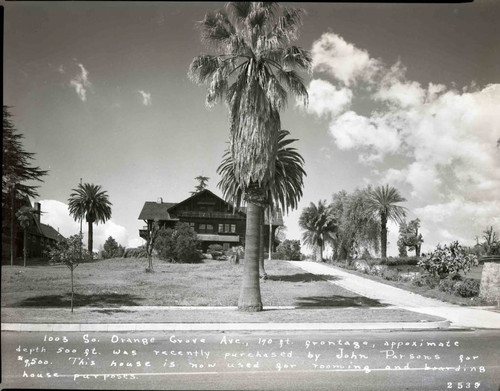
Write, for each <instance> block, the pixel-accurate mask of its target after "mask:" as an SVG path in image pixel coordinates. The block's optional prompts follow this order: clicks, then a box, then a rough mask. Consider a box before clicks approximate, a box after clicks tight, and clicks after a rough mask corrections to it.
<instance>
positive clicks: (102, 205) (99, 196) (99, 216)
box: [68, 183, 112, 254]
mask: <svg viewBox="0 0 500 391" xmlns="http://www.w3.org/2000/svg"><path fill="white" fill-rule="evenodd" d="M68 201H69V204H68V208H69V213H70V214H71V215H72V216H73V218H74V219H75V221H78V220H79V219H83V217H85V219H86V221H87V223H88V225H89V237H88V250H89V252H90V253H91V254H92V248H93V229H92V228H93V227H92V224H94V223H96V224H99V223H105V222H106V221H107V220H109V219H110V218H111V206H112V204H111V202H109V199H108V194H107V192H106V191H104V190H101V186H98V185H94V184H92V183H84V184H83V185H82V184H79V185H78V187H77V188H76V189H73V193H71V194H70V198H69V200H68Z"/></svg>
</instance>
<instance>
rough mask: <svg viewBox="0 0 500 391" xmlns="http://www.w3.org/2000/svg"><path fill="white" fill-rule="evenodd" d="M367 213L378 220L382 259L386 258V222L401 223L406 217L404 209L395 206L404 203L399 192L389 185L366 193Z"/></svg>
mask: <svg viewBox="0 0 500 391" xmlns="http://www.w3.org/2000/svg"><path fill="white" fill-rule="evenodd" d="M366 201H367V202H366V205H367V212H368V213H370V214H372V215H374V216H377V217H379V218H380V241H381V243H380V244H381V246H380V247H381V252H382V258H387V221H389V220H392V221H395V222H397V223H400V224H401V223H402V222H403V221H404V218H405V216H406V208H405V207H403V206H399V205H396V204H397V203H398V202H404V201H406V199H405V198H403V196H401V194H399V191H398V190H397V189H396V188H395V187H393V186H389V185H385V186H378V187H376V188H375V189H370V190H369V191H368V192H367V199H366Z"/></svg>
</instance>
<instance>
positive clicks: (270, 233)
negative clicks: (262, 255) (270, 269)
mask: <svg viewBox="0 0 500 391" xmlns="http://www.w3.org/2000/svg"><path fill="white" fill-rule="evenodd" d="M272 220H273V216H272V214H271V211H269V256H268V259H269V261H271V259H272V253H273V222H272Z"/></svg>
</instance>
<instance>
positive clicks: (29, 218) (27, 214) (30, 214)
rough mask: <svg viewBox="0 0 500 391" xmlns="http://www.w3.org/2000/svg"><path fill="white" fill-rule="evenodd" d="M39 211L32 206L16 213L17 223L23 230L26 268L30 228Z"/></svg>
mask: <svg viewBox="0 0 500 391" xmlns="http://www.w3.org/2000/svg"><path fill="white" fill-rule="evenodd" d="M37 212H38V211H37V210H36V209H34V208H32V207H31V206H23V207H21V208H20V209H19V210H18V211H17V212H16V217H17V222H18V223H19V225H20V226H21V229H22V230H23V233H24V235H23V259H24V267H26V257H27V244H28V228H29V227H30V226H31V225H32V224H33V220H34V217H35V214H36V213H37Z"/></svg>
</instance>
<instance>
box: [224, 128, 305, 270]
mask: <svg viewBox="0 0 500 391" xmlns="http://www.w3.org/2000/svg"><path fill="white" fill-rule="evenodd" d="M289 135H290V132H289V131H288V130H284V129H281V130H280V131H279V132H278V149H277V153H276V158H275V166H274V167H275V172H274V182H273V184H272V185H270V186H269V187H268V188H267V189H266V200H267V202H268V206H267V208H266V210H264V209H262V211H261V215H260V228H259V237H260V239H259V263H260V269H261V272H262V273H263V275H264V278H266V277H267V274H266V272H265V270H264V240H265V238H264V230H263V227H264V221H265V217H264V213H267V215H268V219H269V254H271V241H272V238H271V235H272V216H273V212H274V211H275V210H276V209H278V208H281V209H282V210H283V211H284V212H286V213H288V210H289V209H291V210H293V209H295V208H296V207H297V205H298V203H299V201H300V198H301V197H302V187H303V186H304V177H305V176H306V172H305V171H304V168H303V166H304V158H303V157H302V156H301V155H300V153H299V152H298V151H297V149H296V148H294V147H291V146H290V144H292V143H294V142H295V141H297V139H292V138H288V136H289ZM217 172H218V173H219V174H220V175H221V176H222V179H221V181H220V182H219V183H218V186H219V187H220V188H221V190H222V192H223V195H224V198H225V199H226V200H228V201H229V202H232V203H233V205H235V206H236V207H239V206H240V204H241V202H242V199H243V197H244V191H243V189H242V187H241V186H240V185H239V184H238V183H237V182H236V177H235V174H234V159H233V158H232V155H231V152H230V150H226V152H225V153H224V156H223V160H222V163H221V165H220V166H219V168H218V169H217Z"/></svg>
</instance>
